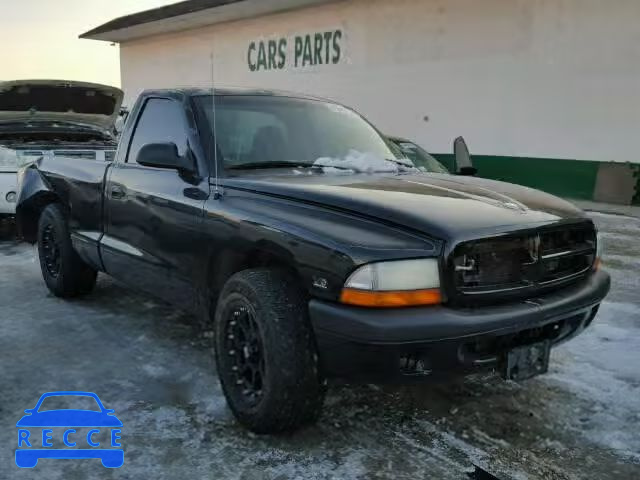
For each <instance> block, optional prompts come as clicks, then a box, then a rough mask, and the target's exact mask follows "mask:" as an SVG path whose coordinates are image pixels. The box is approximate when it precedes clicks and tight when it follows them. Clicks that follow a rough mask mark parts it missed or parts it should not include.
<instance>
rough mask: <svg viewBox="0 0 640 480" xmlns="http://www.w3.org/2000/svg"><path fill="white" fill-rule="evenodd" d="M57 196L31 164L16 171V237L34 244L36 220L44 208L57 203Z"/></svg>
mask: <svg viewBox="0 0 640 480" xmlns="http://www.w3.org/2000/svg"><path fill="white" fill-rule="evenodd" d="M58 200H59V198H58V195H57V194H56V193H55V192H54V191H53V189H52V188H51V186H50V185H49V184H48V182H47V180H46V178H45V177H44V175H43V174H42V172H40V170H38V163H37V162H36V163H32V164H30V165H28V166H26V167H23V168H22V169H20V170H19V171H18V198H17V200H16V225H17V228H18V235H19V236H20V237H22V238H23V239H24V240H25V241H26V242H29V243H35V241H36V238H37V233H38V220H39V218H40V214H41V213H42V210H43V209H44V207H45V206H47V205H48V204H50V203H54V202H57V201H58Z"/></svg>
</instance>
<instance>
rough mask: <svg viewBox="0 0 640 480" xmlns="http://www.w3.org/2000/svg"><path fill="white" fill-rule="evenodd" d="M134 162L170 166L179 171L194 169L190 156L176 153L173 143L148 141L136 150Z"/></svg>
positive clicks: (158, 166) (152, 165)
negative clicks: (136, 156)
mask: <svg viewBox="0 0 640 480" xmlns="http://www.w3.org/2000/svg"><path fill="white" fill-rule="evenodd" d="M136 162H137V163H139V164H140V165H144V166H146V167H156V168H171V169H175V170H180V171H187V172H193V171H194V170H195V168H194V165H193V162H192V161H191V157H189V156H188V155H187V156H184V157H181V156H180V155H178V147H177V146H176V144H175V143H172V142H168V143H148V144H147V145H144V146H143V147H142V148H141V149H140V151H139V152H138V158H137V159H136Z"/></svg>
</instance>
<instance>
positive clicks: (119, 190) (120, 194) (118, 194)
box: [111, 185, 126, 199]
mask: <svg viewBox="0 0 640 480" xmlns="http://www.w3.org/2000/svg"><path fill="white" fill-rule="evenodd" d="M125 195H126V192H125V189H124V187H121V186H120V185H111V198H115V199H120V198H124V197H125Z"/></svg>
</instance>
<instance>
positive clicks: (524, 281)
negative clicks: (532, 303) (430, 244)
mask: <svg viewBox="0 0 640 480" xmlns="http://www.w3.org/2000/svg"><path fill="white" fill-rule="evenodd" d="M595 254H596V233H595V230H594V228H593V226H592V225H591V224H590V223H587V224H580V225H571V226H566V227H563V228H561V229H559V228H556V229H542V230H538V231H533V232H532V231H527V232H524V233H520V234H509V235H503V236H499V237H493V238H486V239H480V240H473V241H469V242H465V243H462V244H460V245H458V246H457V247H456V248H455V250H454V251H453V254H452V255H451V257H450V258H451V259H452V260H451V261H450V262H449V269H450V275H451V277H452V284H453V289H454V292H453V293H454V294H453V296H454V297H456V296H457V297H458V298H466V299H470V298H472V297H473V298H475V299H476V300H480V299H482V298H483V297H489V296H491V297H493V298H495V296H496V295H498V296H500V295H502V296H503V297H505V298H512V297H513V296H520V297H526V296H532V295H535V294H537V293H539V291H540V290H541V289H544V288H546V287H550V286H557V285H560V284H568V283H571V282H572V281H576V280H578V279H579V278H581V277H582V276H584V275H585V274H586V273H587V272H588V271H589V270H590V269H591V267H592V265H593V262H594V260H595Z"/></svg>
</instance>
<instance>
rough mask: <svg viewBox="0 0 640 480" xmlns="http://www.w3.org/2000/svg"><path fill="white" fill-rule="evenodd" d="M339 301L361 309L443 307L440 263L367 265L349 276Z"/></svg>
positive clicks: (431, 261) (400, 261)
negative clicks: (439, 305)
mask: <svg viewBox="0 0 640 480" xmlns="http://www.w3.org/2000/svg"><path fill="white" fill-rule="evenodd" d="M340 301H341V302H342V303H347V304H350V305H358V306H361V307H408V306H415V305H434V304H438V303H441V301H442V295H441V294H440V273H439V269H438V260H437V259H435V258H422V259H416V260H398V261H392V262H379V263H370V264H368V265H364V266H363V267H360V268H358V269H357V270H356V271H355V272H353V273H352V274H351V275H350V276H349V278H348V279H347V281H346V282H345V284H344V288H343V289H342V294H341V296H340Z"/></svg>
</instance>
